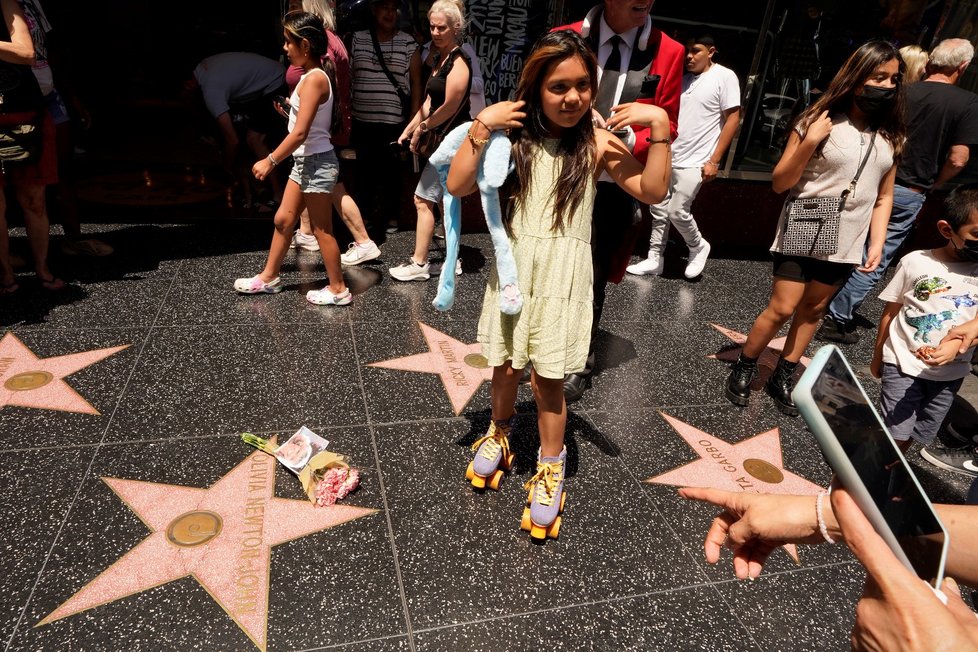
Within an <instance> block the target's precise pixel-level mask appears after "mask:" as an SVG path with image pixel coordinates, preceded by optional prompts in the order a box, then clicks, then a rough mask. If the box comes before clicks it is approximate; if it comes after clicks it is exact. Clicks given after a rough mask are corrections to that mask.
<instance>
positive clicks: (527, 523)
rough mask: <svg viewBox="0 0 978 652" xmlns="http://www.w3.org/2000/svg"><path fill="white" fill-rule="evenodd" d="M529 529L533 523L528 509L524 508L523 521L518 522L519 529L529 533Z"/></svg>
mask: <svg viewBox="0 0 978 652" xmlns="http://www.w3.org/2000/svg"><path fill="white" fill-rule="evenodd" d="M531 527H533V521H531V520H530V508H529V507H524V508H523V520H521V521H520V529H521V530H526V531H527V532H529V531H530V528H531Z"/></svg>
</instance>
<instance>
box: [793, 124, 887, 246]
mask: <svg viewBox="0 0 978 652" xmlns="http://www.w3.org/2000/svg"><path fill="white" fill-rule="evenodd" d="M875 142H876V132H875V131H874V132H873V137H872V138H871V139H870V141H869V147H868V148H867V150H866V155H865V156H864V157H863V160H862V162H861V163H860V164H859V169H858V170H856V176H855V177H853V179H852V182H851V183H850V184H849V186H848V187H847V188H846V189H845V190H843V191H842V194H841V195H839V196H837V197H836V196H832V197H808V198H805V199H798V198H794V199H789V200H788V201H787V202H786V213H787V216H786V217H785V220H784V230H783V232H782V234H781V253H782V254H785V255H787V256H829V255H832V254H834V253H836V252H837V251H838V250H839V223H840V222H841V220H842V209H843V208H845V205H846V200H847V199H848V198H849V195H850V194H852V192H853V191H854V190H855V189H856V183H857V182H858V181H859V176H860V175H861V174H862V173H863V168H864V167H866V162H867V161H868V160H869V154H870V152H872V151H873V144H874V143H875Z"/></svg>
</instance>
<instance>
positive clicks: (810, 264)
mask: <svg viewBox="0 0 978 652" xmlns="http://www.w3.org/2000/svg"><path fill="white" fill-rule="evenodd" d="M773 255H774V276H775V277H778V278H786V279H789V280H792V281H801V282H803V283H807V282H808V281H817V282H818V283H824V284H825V285H842V283H843V282H844V281H845V280H846V279H847V278H849V273H850V272H852V265H850V264H849V263H836V262H832V261H831V260H819V259H818V258H809V257H808V256H785V255H784V254H779V253H775V254H773Z"/></svg>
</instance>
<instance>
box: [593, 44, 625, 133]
mask: <svg viewBox="0 0 978 652" xmlns="http://www.w3.org/2000/svg"><path fill="white" fill-rule="evenodd" d="M608 42H609V43H611V54H609V55H608V60H607V61H605V63H604V68H603V69H602V70H601V82H600V83H599V84H598V99H597V101H596V102H595V104H594V108H595V110H596V111H597V112H598V113H599V114H600V115H601V117H602V118H608V117H609V114H610V113H611V107H613V106H614V105H615V95H616V94H617V93H618V79H619V78H620V77H621V48H620V47H619V46H620V45H621V37H620V36H618V35H617V34H615V35H614V36H612V37H611V38H610V39H608Z"/></svg>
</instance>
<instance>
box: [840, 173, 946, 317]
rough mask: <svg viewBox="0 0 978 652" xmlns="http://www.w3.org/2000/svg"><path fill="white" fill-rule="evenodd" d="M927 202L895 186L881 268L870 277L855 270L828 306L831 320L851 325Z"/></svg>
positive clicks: (915, 193)
mask: <svg viewBox="0 0 978 652" xmlns="http://www.w3.org/2000/svg"><path fill="white" fill-rule="evenodd" d="M926 199H927V195H925V194H923V193H920V192H914V191H912V190H908V189H907V188H905V187H903V186H901V185H899V184H896V185H894V186H893V210H892V211H891V212H890V222H889V224H887V226H886V242H885V243H884V244H883V256H882V257H881V258H880V264H879V267H877V268H876V269H874V270H873V271H872V272H869V273H868V274H867V273H865V272H860V271H858V270H855V269H854V270H852V274H850V275H849V279H848V280H847V281H846V283H845V285H843V286H842V289H840V290H839V291H838V292H837V293H836V295H835V298H834V299H832V303H830V304H829V310H828V315H829V317H831V318H832V319H835V320H836V321H838V322H842V323H848V322H849V321H852V315H853V313H855V312H856V310H858V309H859V306H861V305H862V303H863V301H865V300H866V295H868V294H869V293H870V291H872V289H873V286H875V285H876V282H877V281H878V280H879V279H880V277H881V276H883V274H884V273H886V268H887V267H889V266H890V262H891V261H892V260H893V256H894V255H895V254H896V252H897V250H898V249H899V248H900V246H901V245H902V244H903V241H904V240H906V239H907V235H909V234H910V229H911V228H913V224H914V221H915V220H916V219H917V213H919V212H920V209H921V208H923V206H924V200H926ZM868 244H869V241H868V240H867V245H868Z"/></svg>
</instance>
